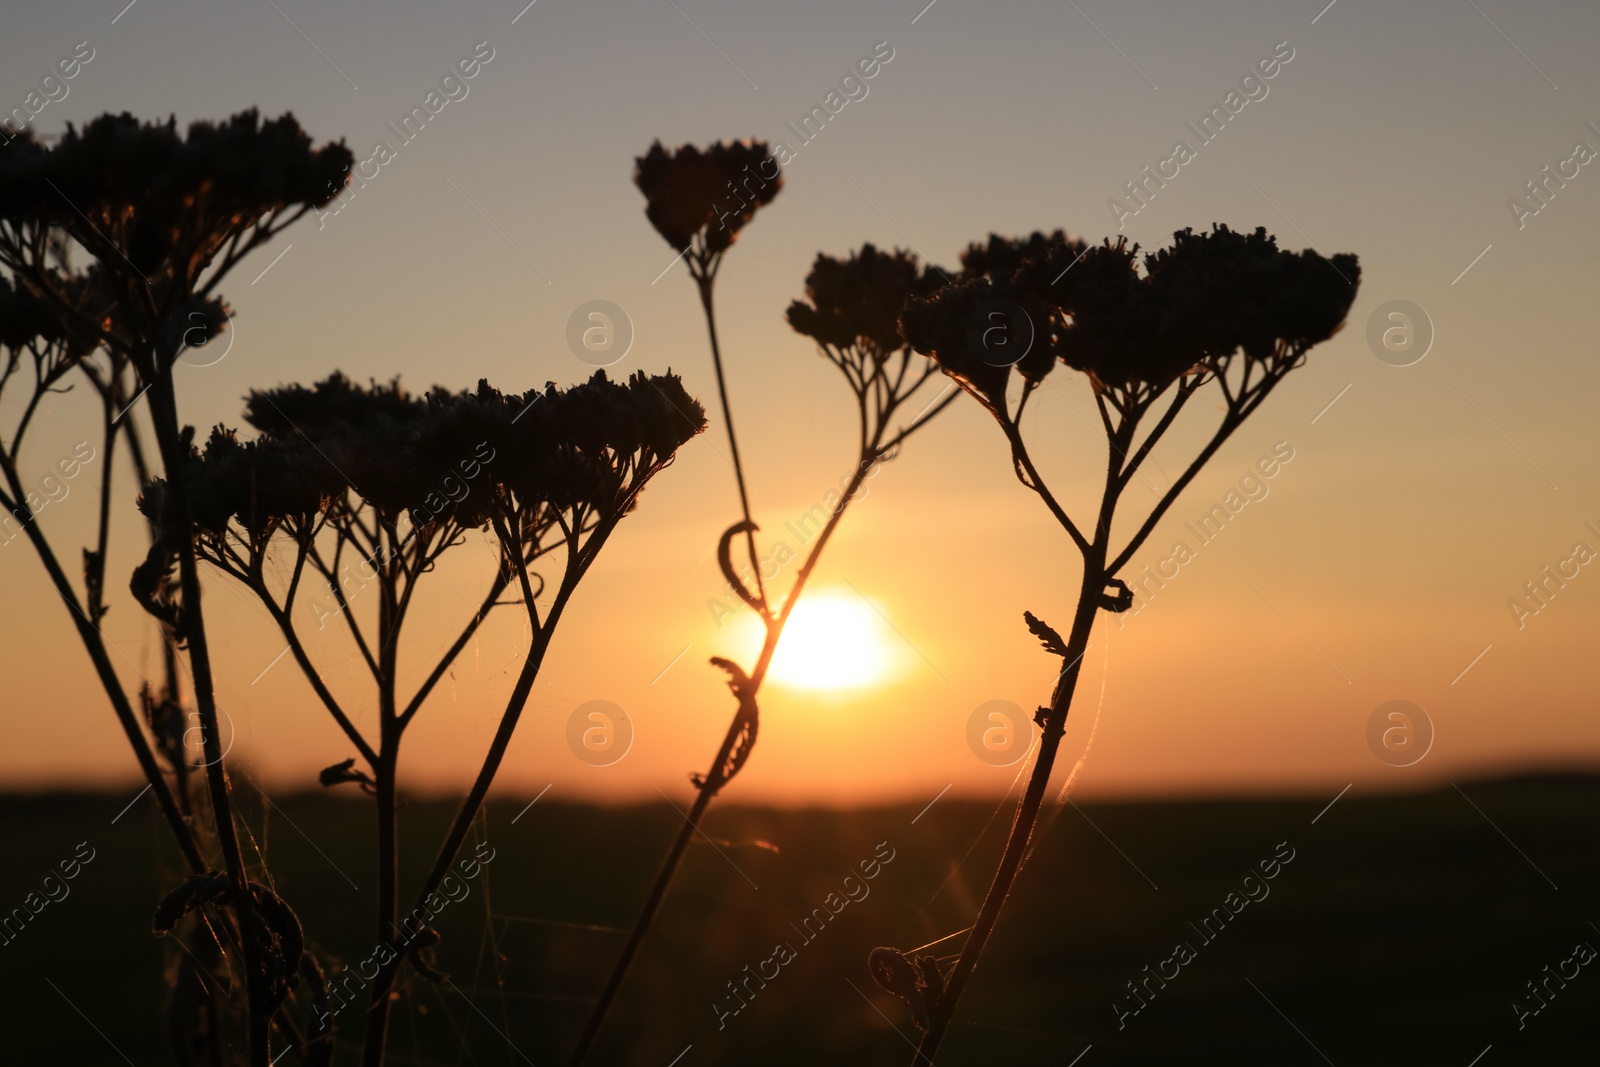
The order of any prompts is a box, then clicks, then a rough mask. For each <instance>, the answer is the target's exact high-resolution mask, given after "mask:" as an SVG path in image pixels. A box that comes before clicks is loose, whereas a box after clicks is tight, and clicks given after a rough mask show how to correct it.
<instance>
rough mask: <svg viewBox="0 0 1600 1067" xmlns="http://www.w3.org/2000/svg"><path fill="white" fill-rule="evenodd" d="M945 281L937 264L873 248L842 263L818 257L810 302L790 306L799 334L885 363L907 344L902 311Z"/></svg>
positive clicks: (809, 282) (808, 277)
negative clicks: (921, 264)
mask: <svg viewBox="0 0 1600 1067" xmlns="http://www.w3.org/2000/svg"><path fill="white" fill-rule="evenodd" d="M943 282H944V278H943V276H942V275H941V274H940V273H939V271H938V269H937V268H935V267H932V266H928V267H919V266H918V264H917V257H916V256H915V255H913V254H912V253H910V252H905V251H901V250H899V249H896V250H895V251H893V252H880V251H878V249H876V248H875V247H873V246H872V245H870V244H867V245H863V246H862V247H861V251H859V252H855V253H852V254H851V255H850V257H849V258H848V259H844V260H839V259H835V258H834V257H832V256H827V255H822V254H820V253H819V254H818V255H817V258H816V261H815V262H814V263H813V264H812V265H811V273H810V274H808V275H806V298H805V300H804V301H801V300H796V301H794V302H793V303H791V304H790V305H789V311H788V318H789V325H790V326H792V327H794V329H795V332H797V333H801V334H804V335H805V336H807V337H810V338H813V339H814V340H816V341H817V343H818V344H822V345H825V346H830V347H832V348H835V349H845V348H851V347H855V348H858V349H860V350H861V352H862V353H863V354H865V355H866V356H868V357H869V358H871V359H874V360H877V361H879V362H881V361H882V360H883V359H884V358H885V357H887V356H888V355H889V354H890V353H893V352H895V351H898V350H899V349H901V348H903V347H904V346H905V344H906V342H905V339H904V338H903V337H902V336H901V334H900V309H901V308H902V307H903V306H904V305H905V302H906V300H908V299H909V298H911V297H913V296H923V295H926V294H928V293H931V292H933V291H934V290H935V289H936V288H938V287H939V286H940V285H941V284H943Z"/></svg>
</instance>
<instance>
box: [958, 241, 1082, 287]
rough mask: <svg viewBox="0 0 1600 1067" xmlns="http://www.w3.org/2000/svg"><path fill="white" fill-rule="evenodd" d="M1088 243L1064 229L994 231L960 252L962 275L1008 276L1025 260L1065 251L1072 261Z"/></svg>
mask: <svg viewBox="0 0 1600 1067" xmlns="http://www.w3.org/2000/svg"><path fill="white" fill-rule="evenodd" d="M1085 247H1086V246H1085V245H1084V243H1083V242H1082V241H1080V240H1079V239H1078V238H1076V237H1069V236H1067V233H1066V231H1065V230H1057V231H1055V232H1054V233H1044V232H1042V231H1040V230H1035V231H1033V233H1031V234H1029V235H1028V236H1027V237H1001V236H1000V235H999V234H997V233H991V234H990V235H989V239H988V240H987V241H984V242H982V243H978V242H973V243H972V244H970V245H968V246H967V250H966V251H965V252H963V253H961V270H962V275H963V278H964V279H972V278H991V279H995V280H999V279H1002V278H1006V277H1009V276H1010V275H1011V274H1012V273H1013V272H1014V271H1015V270H1016V269H1017V268H1018V267H1020V266H1022V264H1023V261H1024V260H1028V259H1037V258H1038V257H1040V256H1044V255H1048V254H1052V253H1059V252H1066V253H1067V254H1068V259H1067V262H1069V263H1070V262H1072V260H1073V259H1075V258H1077V256H1078V253H1080V252H1082V251H1083V250H1084V248H1085Z"/></svg>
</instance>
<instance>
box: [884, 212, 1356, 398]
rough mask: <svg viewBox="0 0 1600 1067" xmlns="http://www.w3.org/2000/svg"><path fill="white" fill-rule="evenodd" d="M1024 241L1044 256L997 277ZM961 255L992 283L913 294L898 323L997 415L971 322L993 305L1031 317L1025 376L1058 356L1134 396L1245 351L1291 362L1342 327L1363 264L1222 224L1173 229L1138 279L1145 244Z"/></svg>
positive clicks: (1001, 385)
mask: <svg viewBox="0 0 1600 1067" xmlns="http://www.w3.org/2000/svg"><path fill="white" fill-rule="evenodd" d="M1024 244H1033V245H1034V246H1035V247H1040V248H1042V249H1043V251H1042V252H1039V253H1038V254H1035V255H1029V256H1024V257H1023V258H1022V259H1021V260H1020V262H1018V264H1017V265H1016V266H1015V267H1014V268H1012V269H1011V270H1010V271H1009V272H1003V271H1001V269H1000V268H1001V266H1002V265H1003V264H1004V263H1005V262H1009V257H1011V255H1012V253H1013V252H1015V251H1016V248H1017V247H1020V246H1022V245H1024ZM965 258H966V261H967V262H968V264H969V266H971V267H975V268H976V267H981V268H982V269H983V270H984V271H985V272H986V273H985V275H984V276H983V277H978V278H967V279H965V280H962V281H959V282H957V283H955V284H953V285H950V286H946V287H944V288H942V289H940V290H938V291H937V292H935V293H934V294H933V295H932V296H931V297H927V298H922V299H913V300H912V301H911V302H910V303H909V304H908V305H907V308H906V311H905V313H904V315H903V316H902V328H903V329H904V330H905V333H906V337H907V339H908V340H909V341H910V342H911V344H912V345H913V346H914V347H915V348H916V349H917V350H918V351H919V352H923V353H924V354H926V355H930V356H932V357H933V358H934V359H936V360H937V361H938V362H939V364H940V366H941V367H942V368H943V369H944V370H945V371H946V373H948V374H950V375H951V376H952V377H954V378H955V379H956V380H957V381H959V382H961V383H962V384H963V386H964V387H966V388H967V389H968V391H969V392H972V393H973V394H974V395H975V396H977V397H978V399H979V400H981V401H982V402H983V403H984V404H985V406H987V407H989V408H990V410H991V411H994V410H996V409H997V407H998V409H999V410H1001V411H1003V410H1004V405H1003V397H1004V395H1005V388H1006V383H1007V379H1008V377H1009V370H1008V368H1003V367H1002V368H996V367H991V366H989V365H987V364H986V363H984V361H983V360H982V359H980V358H979V356H978V354H977V353H974V352H972V351H971V342H970V339H969V333H968V322H969V320H970V317H971V316H972V315H973V314H975V313H976V312H977V311H978V309H979V308H980V307H981V306H982V305H983V304H984V303H985V301H988V300H996V299H998V300H1008V301H1013V302H1015V303H1016V304H1018V305H1020V306H1021V307H1022V308H1023V309H1024V310H1025V311H1027V313H1028V315H1029V317H1030V319H1032V320H1033V324H1034V327H1035V331H1036V336H1035V339H1034V345H1033V348H1032V349H1031V350H1030V352H1029V354H1028V356H1027V357H1026V358H1024V359H1023V360H1022V361H1021V362H1019V363H1018V364H1017V371H1018V372H1019V373H1020V374H1021V375H1022V376H1023V377H1024V378H1025V379H1028V380H1030V381H1034V382H1036V381H1038V379H1039V378H1041V377H1043V375H1044V374H1045V373H1048V370H1049V366H1050V364H1051V363H1052V362H1053V361H1054V360H1057V359H1059V360H1060V361H1061V362H1063V363H1065V364H1066V365H1067V366H1070V367H1072V368H1074V369H1076V370H1079V371H1082V372H1083V373H1085V374H1087V375H1088V376H1089V377H1090V379H1091V381H1093V382H1094V383H1095V385H1096V387H1097V388H1104V389H1115V390H1120V391H1129V392H1137V391H1139V390H1142V389H1148V388H1157V389H1159V388H1162V387H1165V386H1166V385H1168V384H1170V383H1171V382H1173V381H1174V380H1176V379H1177V378H1178V377H1179V376H1181V375H1183V374H1185V373H1188V372H1191V371H1193V370H1197V369H1200V368H1203V367H1210V368H1213V369H1220V368H1222V367H1223V366H1225V364H1226V363H1227V361H1229V360H1231V359H1233V358H1234V357H1235V356H1237V355H1240V354H1241V353H1242V355H1243V358H1245V359H1250V360H1256V361H1262V362H1270V363H1272V364H1273V366H1274V367H1280V366H1281V367H1285V368H1286V367H1288V366H1293V365H1294V364H1296V363H1297V362H1298V361H1299V360H1300V359H1301V358H1303V356H1304V354H1305V352H1306V350H1307V349H1309V348H1310V347H1311V346H1313V345H1315V344H1317V343H1318V342H1320V341H1324V340H1327V339H1328V338H1329V337H1330V336H1332V334H1333V333H1334V332H1335V331H1337V329H1338V328H1339V326H1340V325H1341V324H1342V323H1343V321H1344V317H1345V315H1346V314H1347V313H1348V311H1349V309H1350V304H1351V302H1352V301H1353V300H1354V299H1355V293H1356V288H1357V285H1358V284H1359V282H1360V278H1361V272H1360V264H1359V263H1358V261H1357V259H1356V257H1355V256H1352V255H1336V256H1334V257H1333V258H1332V259H1331V260H1324V259H1323V258H1322V257H1321V256H1320V255H1318V254H1316V253H1315V252H1303V253H1293V252H1287V251H1283V250H1280V249H1279V248H1278V247H1277V243H1276V241H1275V240H1274V239H1273V237H1272V236H1271V235H1270V234H1268V233H1267V232H1266V230H1264V229H1258V230H1256V231H1255V232H1254V233H1251V234H1241V233H1237V232H1235V231H1233V230H1230V229H1228V228H1227V227H1226V226H1221V225H1219V226H1216V227H1214V228H1213V229H1212V231H1211V232H1210V233H1206V234H1196V233H1194V232H1193V231H1192V230H1183V231H1180V232H1178V233H1176V234H1175V235H1174V239H1173V244H1172V246H1171V247H1170V248H1167V249H1163V250H1161V251H1158V252H1155V253H1152V254H1150V255H1147V256H1145V257H1143V259H1142V263H1143V266H1144V269H1143V270H1142V271H1141V270H1140V265H1141V259H1140V257H1139V255H1138V247H1137V246H1134V245H1129V244H1127V243H1126V242H1125V241H1124V240H1122V239H1118V240H1117V241H1115V242H1111V241H1106V242H1105V243H1103V244H1101V245H1099V246H1095V247H1091V248H1089V249H1088V250H1087V251H1085V250H1084V249H1083V248H1082V246H1081V245H1078V244H1077V243H1076V242H1073V241H1068V240H1057V239H1056V238H1055V237H1054V236H1053V237H1051V238H1045V239H1040V236H1039V235H1035V237H1034V238H1030V239H1029V241H1028V242H1014V243H1012V244H1010V245H1007V244H1006V243H1005V242H1000V243H999V244H998V245H997V243H996V239H994V238H991V240H990V243H989V245H987V246H973V248H972V249H969V250H968V255H967V257H965ZM1069 268H1070V269H1069ZM997 272H998V273H997ZM992 273H997V276H991V274H992Z"/></svg>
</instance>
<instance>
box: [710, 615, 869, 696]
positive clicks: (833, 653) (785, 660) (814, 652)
mask: <svg viewBox="0 0 1600 1067" xmlns="http://www.w3.org/2000/svg"><path fill="white" fill-rule="evenodd" d="M886 631H887V627H886V626H885V625H884V622H883V618H882V617H881V616H880V615H879V614H878V612H877V611H876V609H874V608H873V607H872V605H871V604H868V603H867V602H866V601H865V600H863V599H861V597H859V596H856V595H854V594H851V593H828V592H819V593H814V594H808V595H806V596H803V597H802V598H801V600H800V603H799V604H797V605H796V606H795V609H794V612H793V614H791V615H790V616H789V622H788V625H787V626H785V627H784V630H783V638H782V640H780V641H779V642H778V651H777V653H776V654H775V655H774V656H773V657H772V667H771V669H770V670H769V671H768V674H769V675H770V677H771V678H772V680H773V681H775V682H778V683H781V684H783V685H786V686H791V687H793V688H796V689H859V688H864V687H867V686H871V685H876V684H878V683H880V682H882V681H884V680H885V679H886V678H887V676H888V675H889V673H890V671H891V668H892V666H893V656H892V655H891V649H890V646H889V644H888V641H887V640H886V638H885V633H886ZM762 635H763V629H762V626H761V624H760V622H758V621H757V620H756V619H755V617H754V616H751V615H746V616H745V617H744V619H743V620H742V622H741V623H740V634H739V637H740V639H741V645H743V646H744V647H745V648H747V649H749V652H748V654H747V655H748V658H747V659H746V662H749V660H753V659H754V657H755V656H756V655H758V654H759V653H760V651H761V639H762Z"/></svg>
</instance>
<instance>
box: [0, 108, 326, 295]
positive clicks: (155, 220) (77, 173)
mask: <svg viewBox="0 0 1600 1067" xmlns="http://www.w3.org/2000/svg"><path fill="white" fill-rule="evenodd" d="M353 158H354V157H353V156H351V154H350V152H349V150H348V149H346V148H345V146H344V143H343V142H340V143H338V144H329V145H324V146H323V147H321V148H313V147H312V143H311V139H310V137H309V136H307V135H306V133H305V132H304V131H302V130H301V129H300V125H299V123H297V122H296V121H295V119H294V116H293V115H287V114H286V115H283V116H282V117H280V118H276V119H269V120H267V121H265V122H263V121H262V120H261V118H260V115H259V114H258V113H257V112H256V111H255V110H254V109H251V110H249V111H242V112H240V113H239V114H237V115H234V116H233V117H232V118H230V119H228V120H226V121H224V122H196V123H192V124H191V125H190V126H189V128H188V131H187V134H186V135H182V134H180V133H179V131H178V126H177V122H176V120H173V119H169V120H168V121H166V122H165V123H141V122H139V120H137V119H136V118H134V117H133V116H132V115H130V114H128V113H126V112H124V113H123V114H121V115H112V114H106V115H102V116H101V117H99V118H97V119H95V120H93V121H92V122H90V123H89V124H88V125H87V126H85V127H84V128H83V129H82V130H79V129H77V128H76V127H74V126H72V125H70V124H69V125H68V127H67V132H66V133H65V134H64V135H62V137H61V140H60V141H59V142H57V143H56V144H55V145H53V146H52V147H50V148H48V149H47V148H44V147H42V146H40V145H38V144H37V143H36V142H34V141H33V139H32V138H31V137H27V136H24V137H19V138H17V139H16V140H14V141H12V142H11V144H10V145H9V146H8V147H7V148H6V151H5V152H3V153H0V220H4V221H6V222H11V223H15V224H24V225H57V226H60V227H61V228H63V229H64V230H66V231H67V232H68V233H70V234H72V236H73V237H74V238H75V239H77V240H78V241H79V242H80V243H82V244H83V245H84V246H85V247H86V248H88V249H90V251H91V252H93V253H94V254H95V255H96V256H98V257H99V258H100V259H102V260H103V261H104V262H106V263H107V265H108V266H112V267H118V266H119V265H120V263H121V259H120V255H125V256H127V259H128V261H130V262H131V263H132V265H133V266H134V268H135V269H137V270H138V271H139V272H140V273H141V274H143V275H145V276H147V277H151V278H154V277H155V276H156V275H157V274H159V273H161V272H163V271H167V270H170V271H172V272H173V273H175V274H176V275H177V276H179V277H181V278H184V279H189V280H192V279H194V278H196V277H198V276H199V274H200V273H201V272H202V271H203V270H204V269H205V268H206V266H207V265H208V264H209V263H210V262H211V259H212V257H213V256H215V255H216V253H217V252H218V251H219V250H220V249H221V248H222V246H223V243H224V242H225V241H227V240H230V239H231V238H232V237H233V235H234V234H236V233H239V232H242V231H244V230H245V229H248V228H249V227H250V226H251V225H253V224H254V223H255V222H256V221H257V220H258V219H260V218H261V217H263V216H264V215H267V214H270V213H272V212H275V211H280V210H283V209H286V208H293V207H298V206H313V207H315V206H321V205H322V204H325V203H327V202H328V201H330V200H332V199H333V197H334V196H336V195H337V194H338V193H339V191H340V190H341V189H343V187H344V183H345V181H346V180H347V179H348V169H349V166H350V163H351V161H352V159H353ZM80 212H81V213H82V214H79V213H80ZM96 230H99V231H100V232H101V233H104V234H105V235H106V237H105V238H102V237H100V236H98V235H97V234H96V232H95V231H96ZM106 239H110V240H112V241H113V242H114V243H116V244H117V246H118V251H112V250H110V249H107V248H106V247H105V240H106ZM119 253H120V255H119ZM114 261H115V262H114Z"/></svg>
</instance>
